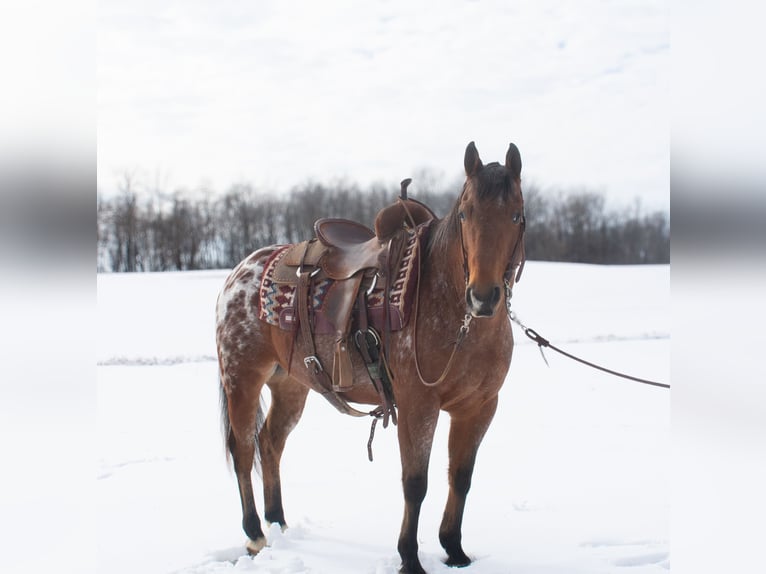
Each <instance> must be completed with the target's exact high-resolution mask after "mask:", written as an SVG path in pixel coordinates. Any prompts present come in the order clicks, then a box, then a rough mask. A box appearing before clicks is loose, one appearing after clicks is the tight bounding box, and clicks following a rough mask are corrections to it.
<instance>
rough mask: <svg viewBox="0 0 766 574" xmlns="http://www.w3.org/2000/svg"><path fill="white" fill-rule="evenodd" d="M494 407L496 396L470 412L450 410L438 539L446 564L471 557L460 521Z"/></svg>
mask: <svg viewBox="0 0 766 574" xmlns="http://www.w3.org/2000/svg"><path fill="white" fill-rule="evenodd" d="M496 409H497V397H495V398H494V399H491V400H490V401H488V402H486V403H484V404H483V405H482V406H481V407H479V408H477V409H475V410H474V411H473V412H471V413H466V414H463V413H461V414H451V422H450V431H449V496H448V498H447V506H446V508H445V509H444V516H443V518H442V523H441V527H440V528H439V541H440V542H441V545H442V547H443V548H444V549H445V550H446V551H447V562H446V564H447V565H448V566H458V567H459V566H468V565H469V564H470V563H471V559H470V558H469V557H468V556H467V555H466V553H465V552H464V551H463V545H462V537H463V535H462V524H463V511H464V510H465V501H466V496H467V495H468V490H469V489H470V488H471V477H472V476H473V467H474V463H475V462H476V453H477V451H478V449H479V444H481V441H482V439H483V438H484V434H485V433H486V432H487V429H488V428H489V424H490V423H491V422H492V418H493V417H494V415H495V410H496Z"/></svg>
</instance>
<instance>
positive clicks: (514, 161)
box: [505, 143, 521, 179]
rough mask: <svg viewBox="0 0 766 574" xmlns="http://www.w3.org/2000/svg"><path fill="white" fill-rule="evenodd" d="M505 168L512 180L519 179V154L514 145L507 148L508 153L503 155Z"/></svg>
mask: <svg viewBox="0 0 766 574" xmlns="http://www.w3.org/2000/svg"><path fill="white" fill-rule="evenodd" d="M505 167H506V168H508V170H509V171H510V172H511V175H512V176H513V179H520V178H521V154H520V153H519V148H517V147H516V144H514V143H512V144H511V145H510V146H508V153H507V154H505Z"/></svg>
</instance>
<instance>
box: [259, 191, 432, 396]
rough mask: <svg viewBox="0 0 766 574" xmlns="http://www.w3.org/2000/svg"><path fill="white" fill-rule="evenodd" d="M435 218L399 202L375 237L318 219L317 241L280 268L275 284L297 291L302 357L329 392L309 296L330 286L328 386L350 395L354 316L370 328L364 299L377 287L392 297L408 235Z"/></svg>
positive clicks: (378, 221)
mask: <svg viewBox="0 0 766 574" xmlns="http://www.w3.org/2000/svg"><path fill="white" fill-rule="evenodd" d="M403 185H404V184H403ZM435 217H436V216H435V215H434V213H433V212H432V211H431V210H430V209H429V208H428V207H427V206H425V205H424V204H422V203H420V202H418V201H416V200H413V199H407V198H400V199H399V200H398V201H397V203H394V204H393V205H390V206H388V207H385V208H383V209H382V210H381V211H380V212H378V214H377V216H376V218H375V230H374V231H373V230H372V229H370V228H368V227H366V226H365V225H362V224H361V223H357V222H355V221H350V220H347V219H336V218H326V219H319V220H317V221H316V223H315V224H314V232H315V237H314V238H313V239H311V240H308V241H303V242H301V243H297V244H295V245H293V246H292V247H290V248H289V249H288V251H287V252H286V254H285V256H284V257H283V258H282V259H281V260H280V262H279V263H278V265H277V267H276V268H275V270H274V278H275V280H276V281H278V282H281V283H287V284H292V285H296V286H297V292H296V297H295V306H296V309H295V311H294V314H293V317H296V318H297V319H298V322H299V331H300V334H301V339H302V341H303V348H302V349H301V352H303V353H305V359H304V363H305V364H306V366H307V367H309V368H311V369H313V370H314V371H315V373H317V379H318V380H320V381H321V382H322V384H323V386H325V387H327V384H326V383H327V380H326V378H325V376H324V375H323V374H322V373H324V371H325V369H324V366H323V365H322V364H321V361H320V358H319V357H317V354H316V350H315V349H316V346H315V343H314V336H315V334H316V333H315V332H314V331H315V330H316V329H315V327H316V325H314V324H313V323H312V319H311V316H312V312H313V310H312V309H311V308H310V304H309V300H310V297H309V293H311V292H312V289H313V287H314V286H316V285H317V284H318V283H319V282H322V281H325V280H327V279H329V280H331V287H330V288H329V289H328V291H327V293H326V294H325V296H324V302H323V309H322V311H323V313H322V316H321V320H322V321H323V322H324V326H325V329H324V330H325V331H326V327H327V323H329V324H331V325H332V329H331V332H332V334H333V336H334V354H333V358H332V363H333V364H332V371H331V372H332V376H331V379H330V381H331V386H332V390H333V391H335V392H338V391H344V390H348V389H350V388H351V387H352V386H353V383H354V381H353V368H352V364H351V357H350V354H349V353H350V350H351V348H352V347H353V343H350V341H351V338H352V337H351V336H350V334H351V329H352V324H353V323H354V320H355V315H357V316H361V314H362V313H364V314H365V317H364V321H365V322H366V313H367V309H366V307H365V305H366V303H365V302H366V298H365V295H369V293H371V292H372V290H373V289H374V288H375V287H376V286H377V287H379V288H380V287H384V292H385V293H388V287H390V284H391V281H390V280H389V277H388V275H389V272H390V270H391V269H397V268H398V265H399V262H400V261H401V256H402V249H401V248H402V246H403V244H404V243H405V236H406V235H407V232H408V231H412V230H413V229H414V228H416V227H418V226H419V225H421V224H423V223H426V222H428V221H430V220H432V219H435ZM356 318H357V321H356V322H357V323H358V322H359V320H358V317H356Z"/></svg>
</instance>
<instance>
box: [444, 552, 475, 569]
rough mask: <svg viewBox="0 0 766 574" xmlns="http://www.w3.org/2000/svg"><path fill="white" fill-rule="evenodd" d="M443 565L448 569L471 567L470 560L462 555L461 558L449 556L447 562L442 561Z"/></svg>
mask: <svg viewBox="0 0 766 574" xmlns="http://www.w3.org/2000/svg"><path fill="white" fill-rule="evenodd" d="M444 563H445V564H446V565H447V566H449V567H450V568H465V567H466V566H470V565H471V559H470V558H468V556H466V555H465V554H463V555H462V556H455V557H452V556H450V557H449V558H447V560H445V561H444Z"/></svg>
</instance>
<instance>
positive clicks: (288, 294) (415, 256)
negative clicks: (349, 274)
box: [258, 225, 430, 334]
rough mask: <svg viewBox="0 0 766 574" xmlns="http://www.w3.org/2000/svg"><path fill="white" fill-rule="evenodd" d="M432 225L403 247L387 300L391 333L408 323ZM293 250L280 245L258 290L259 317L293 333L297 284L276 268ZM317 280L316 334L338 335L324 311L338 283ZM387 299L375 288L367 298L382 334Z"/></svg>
mask: <svg viewBox="0 0 766 574" xmlns="http://www.w3.org/2000/svg"><path fill="white" fill-rule="evenodd" d="M429 227H430V226H428V225H423V226H421V227H419V228H418V229H417V230H416V232H411V233H409V234H408V238H407V245H406V246H405V248H404V254H403V256H402V261H401V264H400V265H399V269H398V271H397V273H396V274H395V275H394V276H393V278H392V285H391V290H390V296H389V301H388V307H389V308H388V315H389V321H390V326H391V330H392V331H397V330H400V329H402V328H403V327H404V326H405V325H406V324H407V321H408V320H409V316H410V312H411V309H412V305H413V302H414V297H415V289H416V283H417V276H418V271H417V269H418V265H419V262H420V256H419V254H420V248H419V246H422V245H424V243H425V241H426V240H427V235H428V229H429ZM292 249H293V246H292V245H284V246H280V247H279V248H278V249H276V250H275V251H274V253H272V254H271V257H269V259H268V260H267V262H266V265H265V269H264V274H263V278H262V281H261V286H260V291H259V300H258V304H259V308H258V318H259V319H260V320H261V321H265V322H266V323H269V324H271V325H278V326H279V327H281V328H282V329H285V330H294V329H295V324H296V317H295V304H294V301H295V292H296V285H295V283H294V281H292V278H291V280H290V281H280V280H279V277H277V276H276V274H275V269H276V268H277V267H278V264H279V262H280V261H281V259H282V258H283V257H285V255H287V254H288V252H290V251H291V250H292ZM321 277H322V276H320V277H318V278H317V280H316V281H315V282H314V285H313V287H312V289H311V297H312V299H311V303H312V307H313V311H314V323H315V325H314V326H315V328H314V332H315V333H316V334H330V333H334V332H335V326H334V325H332V322H331V320H330V319H329V317H328V316H327V314H326V313H325V312H324V310H323V305H324V301H325V298H326V295H327V293H328V292H329V291H330V289H332V286H333V284H334V283H335V281H333V280H332V279H329V278H321ZM384 297H385V293H384V290H383V287H382V286H381V287H378V288H376V289H375V290H374V291H373V292H372V293H371V294H370V295H369V296H368V298H367V306H368V309H369V313H368V315H369V318H370V322H371V323H372V325H373V326H374V327H375V328H376V329H378V330H379V331H381V332H382V330H383V327H384V320H385V319H384V317H385V312H384V307H383V305H384Z"/></svg>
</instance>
